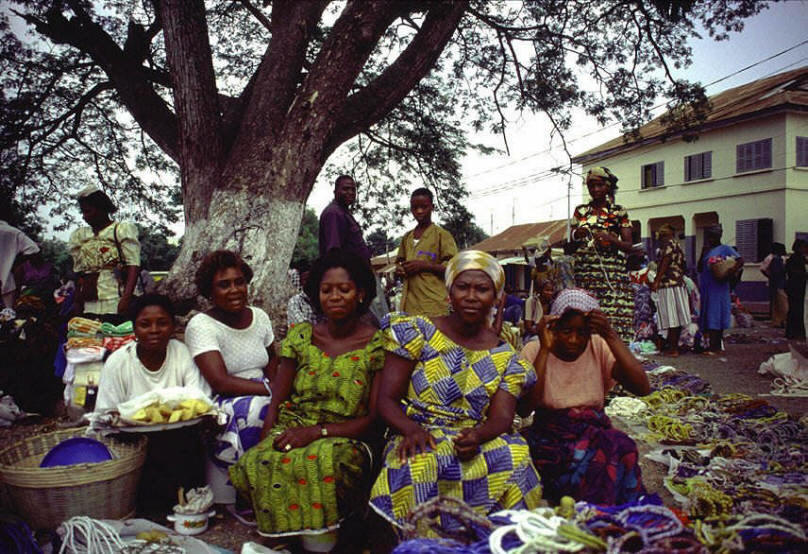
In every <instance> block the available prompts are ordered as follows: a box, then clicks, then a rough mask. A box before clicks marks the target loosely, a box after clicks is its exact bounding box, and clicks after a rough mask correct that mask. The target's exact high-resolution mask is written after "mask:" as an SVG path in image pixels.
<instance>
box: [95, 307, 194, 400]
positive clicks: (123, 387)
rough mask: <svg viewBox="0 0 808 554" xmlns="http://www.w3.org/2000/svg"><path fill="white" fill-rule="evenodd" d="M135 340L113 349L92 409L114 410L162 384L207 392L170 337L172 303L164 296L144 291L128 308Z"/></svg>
mask: <svg viewBox="0 0 808 554" xmlns="http://www.w3.org/2000/svg"><path fill="white" fill-rule="evenodd" d="M130 317H131V319H132V322H133V324H134V330H135V339H136V341H135V342H130V343H128V344H126V345H125V346H122V347H121V348H119V349H118V350H116V351H115V352H113V353H112V354H111V355H110V356H109V358H107V361H106V362H105V363H104V371H102V372H101V379H100V382H99V383H98V398H97V400H96V402H95V411H96V412H104V411H107V410H114V409H117V407H118V405H119V404H121V403H123V402H126V401H127V400H131V399H132V398H135V397H136V396H140V395H141V394H144V393H147V392H149V391H152V390H155V389H164V388H166V387H196V388H198V389H200V390H201V391H203V392H205V393H210V388H209V387H208V384H207V382H206V381H205V380H204V379H203V378H202V375H201V374H200V373H199V369H198V368H197V367H196V364H194V360H193V359H192V358H191V354H190V353H189V352H188V348H186V346H185V345H184V344H183V343H181V342H180V341H178V340H176V339H174V338H172V337H173V336H174V330H175V328H176V327H175V323H174V306H173V305H172V304H171V300H169V299H168V297H167V296H163V295H162V294H146V295H143V296H139V297H136V298H135V301H134V302H133V304H132V307H131V309H130Z"/></svg>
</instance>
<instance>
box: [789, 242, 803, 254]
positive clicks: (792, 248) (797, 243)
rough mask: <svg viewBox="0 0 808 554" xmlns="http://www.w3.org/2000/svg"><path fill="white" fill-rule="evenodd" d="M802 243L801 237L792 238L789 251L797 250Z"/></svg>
mask: <svg viewBox="0 0 808 554" xmlns="http://www.w3.org/2000/svg"><path fill="white" fill-rule="evenodd" d="M803 244H805V241H804V240H802V239H794V244H792V245H791V251H792V252H796V251H797V250H799V249H800V248H802V245H803Z"/></svg>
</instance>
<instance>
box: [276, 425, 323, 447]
mask: <svg viewBox="0 0 808 554" xmlns="http://www.w3.org/2000/svg"><path fill="white" fill-rule="evenodd" d="M318 438H320V428H319V427H317V426H316V425H313V426H310V427H291V428H289V429H287V430H286V431H284V432H283V433H281V434H280V435H278V436H277V437H276V438H275V440H274V441H272V446H273V447H275V450H280V451H281V452H288V451H289V450H292V449H294V448H303V447H304V446H307V445H308V444H310V443H312V442H314V441H315V440H317V439H318Z"/></svg>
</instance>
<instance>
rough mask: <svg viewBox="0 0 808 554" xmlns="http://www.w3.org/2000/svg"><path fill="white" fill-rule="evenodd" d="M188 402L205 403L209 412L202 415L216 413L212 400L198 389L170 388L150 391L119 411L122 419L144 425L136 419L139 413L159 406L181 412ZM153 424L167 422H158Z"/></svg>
mask: <svg viewBox="0 0 808 554" xmlns="http://www.w3.org/2000/svg"><path fill="white" fill-rule="evenodd" d="M186 400H196V401H199V402H202V403H204V405H205V406H206V407H207V411H206V412H202V413H214V412H215V410H214V404H213V402H212V401H211V400H210V398H208V396H207V395H206V394H205V393H204V392H202V391H201V390H199V389H198V388H196V387H168V388H165V389H157V390H153V391H149V392H147V393H144V394H141V395H140V396H136V397H135V398H133V399H131V400H127V401H126V402H123V403H122V404H120V405H119V406H118V411H119V412H120V414H121V419H123V420H126V421H128V422H130V423H134V424H143V423H144V422H143V421H142V420H140V419H139V418H135V417H134V416H135V414H136V413H137V412H138V411H140V410H144V409H146V408H148V407H150V406H157V405H159V406H161V407H165V408H167V409H168V410H169V411H173V410H179V409H180V408H181V407H180V404H181V403H182V402H184V401H186ZM196 412H197V415H202V413H200V410H196ZM152 423H166V422H161V421H157V422H152ZM169 423H170V421H169Z"/></svg>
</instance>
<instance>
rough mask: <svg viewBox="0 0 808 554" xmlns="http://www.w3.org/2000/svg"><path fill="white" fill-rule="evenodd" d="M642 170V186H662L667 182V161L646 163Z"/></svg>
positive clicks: (646, 187)
mask: <svg viewBox="0 0 808 554" xmlns="http://www.w3.org/2000/svg"><path fill="white" fill-rule="evenodd" d="M641 171H642V173H641V175H640V178H641V180H642V188H644V189H649V188H652V187H661V186H663V185H664V184H665V162H657V163H655V164H648V165H644V166H642V170H641Z"/></svg>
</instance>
